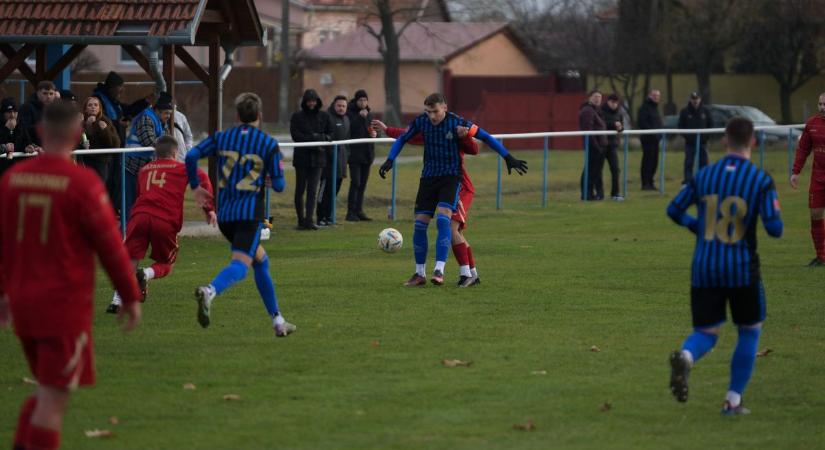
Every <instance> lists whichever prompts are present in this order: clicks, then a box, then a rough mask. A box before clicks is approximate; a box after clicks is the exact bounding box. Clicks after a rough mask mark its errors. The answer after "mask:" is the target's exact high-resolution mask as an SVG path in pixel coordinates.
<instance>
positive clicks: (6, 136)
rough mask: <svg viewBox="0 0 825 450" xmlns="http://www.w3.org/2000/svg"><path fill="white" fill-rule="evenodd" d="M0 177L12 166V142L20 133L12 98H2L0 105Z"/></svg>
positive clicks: (15, 105) (15, 104) (15, 106)
mask: <svg viewBox="0 0 825 450" xmlns="http://www.w3.org/2000/svg"><path fill="white" fill-rule="evenodd" d="M0 114H2V117H0V151H2V159H0V175H3V172H5V171H6V169H8V168H9V167H11V165H12V164H14V161H15V160H13V159H10V158H11V154H12V153H14V141H15V139H17V135H18V134H19V133H20V124H19V123H18V122H17V103H15V101H14V99H13V98H12V97H8V98H4V99H3V101H2V102H1V103H0Z"/></svg>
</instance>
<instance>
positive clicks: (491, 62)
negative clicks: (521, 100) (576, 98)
mask: <svg viewBox="0 0 825 450" xmlns="http://www.w3.org/2000/svg"><path fill="white" fill-rule="evenodd" d="M446 67H447V68H448V69H450V70H451V71H452V73H453V75H457V76H458V75H493V76H510V75H513V76H517V75H538V70H536V67H535V66H534V65H533V63H531V62H530V60H529V59H527V56H525V54H524V52H523V51H521V49H520V48H518V46H516V45H515V44H514V43H513V41H512V40H510V39H509V38H508V37H507V36H506V35H505V34H504V33H498V34H496V35H495V36H493V37H491V38H490V39H487V40H485V41H482V42H480V43H479V44H477V45H475V46H474V47H472V48H470V49H468V50H466V51H464V52H463V53H461V54H460V55H458V56H456V57H455V58H453V59H451V60H450V61H448V62H447V65H446Z"/></svg>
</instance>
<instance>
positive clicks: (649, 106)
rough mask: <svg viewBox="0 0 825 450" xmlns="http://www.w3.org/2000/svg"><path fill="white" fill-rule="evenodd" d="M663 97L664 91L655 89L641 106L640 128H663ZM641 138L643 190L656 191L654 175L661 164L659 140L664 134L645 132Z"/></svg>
mask: <svg viewBox="0 0 825 450" xmlns="http://www.w3.org/2000/svg"><path fill="white" fill-rule="evenodd" d="M661 97H662V93H661V92H659V90H657V89H653V90H652V91H650V94H648V96H647V98H646V99H645V101H644V103H642V106H640V107H639V120H638V126H639V129H640V130H654V129H657V128H662V116H661V115H660V114H659V99H660V98H661ZM640 139H641V141H642V190H643V191H655V190H656V185H655V184H653V177H654V176H655V175H656V166H658V165H659V141H660V140H661V139H662V136H661V135H658V134H643V135H642V136H641V137H640Z"/></svg>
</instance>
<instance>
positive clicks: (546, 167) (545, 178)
mask: <svg viewBox="0 0 825 450" xmlns="http://www.w3.org/2000/svg"><path fill="white" fill-rule="evenodd" d="M804 126H805V125H804V124H798V125H772V126H758V127H755V131H756V137H757V142H758V153H759V167H760V168H762V167H764V165H765V141H766V138H765V132H766V131H771V130H774V131H782V130H787V132H788V135H787V157H788V176H790V175H791V172H792V169H793V160H794V143H795V140H794V136H793V130H795V129H801V128H804ZM724 132H725V129H724V128H707V129H698V130H683V129H656V130H628V131H624V132H616V131H555V132H541V133H515V134H495V135H493V137H494V138H496V139H498V140H499V141H501V143H502V145H503V144H504V142H505V140H513V139H535V138H543V140H544V146H543V160H542V195H541V205H542V207H547V203H548V200H549V172H550V164H549V158H550V150H551V142H552V141H551V139H552V138H565V137H566V138H569V137H584V136H618V137H620V138H621V139H622V141H623V142H622V148H623V169H622V193H623V194H624V197H625V198H626V197H628V190H627V179H628V176H627V161H628V153H629V151H630V139H631V137H633V136H643V135H659V136H660V137H661V139H660V141H659V167H658V170H659V193H660V194H664V193H665V191H664V186H665V158H666V154H667V136H668V135H685V134H692V135H696V138H697V139H696V152H695V153H696V155H695V161H694V166H693V167H694V173H695V171H697V170H699V154H700V151H699V149H700V144H701V142H700V141H701V140H700V139H699V136H700V135H703V134H723V133H724ZM393 142H395V139H393V138H367V139H347V140H342V141H320V142H283V143H280V144H279V145H280V147H281V148H293V149H294V148H302V147H333V152H332V177H331V180H330V181H331V183H332V186H331V189H329V193H330V195H331V196H333V201H332V202H331V203H332V211H331V212H332V223H333V224H334V223H336V216H337V214H336V202H335V199H336V198H337V196H336V191H337V183H338V146H339V145H346V144H364V143H375V144H391V143H393ZM583 148H584V172H583V174H584V177H583V178H584V179H583V182H582V186H584V189H583V190H582V194H583V198H584V200H588V198H587V195H588V189H586V187H587V185H588V169H589V161H590V158H589V156H590V139H584V143H583ZM564 150H570V149H564ZM152 151H154V149H153V148H152V147H134V148H119V149H95V150H76V151H74V152H73V153H72V154H73V155H96V154H127V153H128V154H129V155H126V157H130V156H142V155H143V154H145V153H149V152H152ZM11 155H12V157H26V156H32V155H33V154H29V153H12V154H11ZM496 159H497V168H496V209H501V207H502V201H501V200H502V191H503V182H502V169H503V167H502V158H500V157H498V158H496ZM396 169H397V161H395V162H394V163H393V170H392V174H391V175H392V178H391V182H392V186H391V189H392V191H391V196H390V214H389V216H390V219H392V220H394V219H395V218H396V207H397V189H398V180H397V173H398V171H397V170H396ZM120 181H121V184H120V198H121V205H123V204H125V203H126V191H125V188H124V185H125V183H126V158H121V164H120ZM269 200H270V190H269V189H267V191H266V215H267V216H269V204H270V201H269ZM125 209H126V208H121V217H120V221H121V230H122V232H123V233H124V234H125V232H126V220H127V219H128V217H127V211H125Z"/></svg>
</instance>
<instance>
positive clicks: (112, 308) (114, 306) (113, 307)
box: [106, 303, 120, 314]
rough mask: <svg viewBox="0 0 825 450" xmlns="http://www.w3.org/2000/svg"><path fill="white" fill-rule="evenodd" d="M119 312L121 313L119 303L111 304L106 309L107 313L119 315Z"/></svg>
mask: <svg viewBox="0 0 825 450" xmlns="http://www.w3.org/2000/svg"><path fill="white" fill-rule="evenodd" d="M118 312H120V305H118V304H117V303H109V306H108V307H107V308H106V313H108V314H117V313H118Z"/></svg>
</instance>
